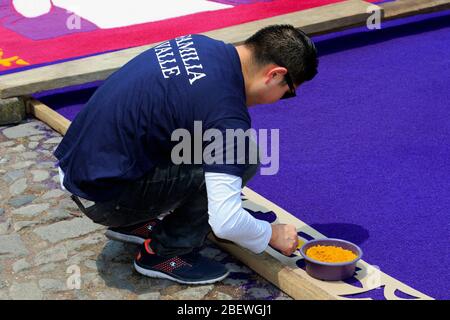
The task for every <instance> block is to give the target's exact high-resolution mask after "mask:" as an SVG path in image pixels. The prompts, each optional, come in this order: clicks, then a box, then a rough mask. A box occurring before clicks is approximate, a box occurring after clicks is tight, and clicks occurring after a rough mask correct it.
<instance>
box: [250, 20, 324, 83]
mask: <svg viewBox="0 0 450 320" xmlns="http://www.w3.org/2000/svg"><path fill="white" fill-rule="evenodd" d="M244 44H245V45H246V46H248V47H250V48H251V50H252V53H253V57H254V59H255V62H256V63H257V64H258V65H266V64H269V63H275V64H277V65H279V66H280V67H284V68H286V69H287V70H288V72H289V74H290V76H291V77H292V80H293V81H294V83H295V84H296V85H300V84H302V83H303V82H305V81H309V80H311V79H312V78H314V76H315V75H316V74H317V67H318V64H319V61H318V58H317V49H316V47H315V46H314V43H313V42H312V40H311V39H310V38H309V37H308V36H307V35H306V34H305V33H304V32H303V31H301V30H300V29H298V28H295V27H294V26H292V25H287V24H283V25H272V26H268V27H265V28H263V29H261V30H259V31H258V32H256V33H255V34H254V35H252V36H251V37H250V38H248V39H247V40H246V41H245V43H244Z"/></svg>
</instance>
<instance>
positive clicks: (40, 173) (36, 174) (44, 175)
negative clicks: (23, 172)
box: [31, 170, 50, 182]
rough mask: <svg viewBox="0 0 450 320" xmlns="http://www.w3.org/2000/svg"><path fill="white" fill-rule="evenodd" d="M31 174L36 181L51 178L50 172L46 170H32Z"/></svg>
mask: <svg viewBox="0 0 450 320" xmlns="http://www.w3.org/2000/svg"><path fill="white" fill-rule="evenodd" d="M31 174H32V175H33V181H34V182H41V181H44V180H46V179H48V178H50V173H49V172H48V171H45V170H32V171H31Z"/></svg>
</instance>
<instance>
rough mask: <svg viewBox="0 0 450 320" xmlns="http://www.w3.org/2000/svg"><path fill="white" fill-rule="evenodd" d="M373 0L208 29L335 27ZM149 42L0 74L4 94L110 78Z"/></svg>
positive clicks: (226, 37)
mask: <svg viewBox="0 0 450 320" xmlns="http://www.w3.org/2000/svg"><path fill="white" fill-rule="evenodd" d="M371 5H372V4H371V3H368V2H364V1H357V0H348V1H344V2H340V3H336V4H331V5H326V6H322V7H318V8H312V9H308V10H303V11H299V12H294V13H290V14H285V15H280V16H276V17H272V18H268V19H263V20H258V21H254V22H250V23H244V24H241V25H237V26H232V27H228V28H224V29H218V30H213V31H210V32H206V33H204V34H205V35H207V36H210V37H212V38H215V39H219V40H222V41H225V42H228V43H233V44H239V43H242V42H243V41H244V40H245V39H246V38H247V37H249V36H250V35H252V34H253V33H254V32H256V31H257V30H259V29H260V28H262V27H264V26H267V25H271V24H280V23H289V24H292V25H294V26H296V27H299V28H302V29H303V30H305V32H307V33H309V34H315V33H323V32H326V31H332V30H334V29H336V28H342V27H345V26H350V25H354V24H356V23H365V21H366V19H367V17H368V15H369V14H368V13H367V12H366V10H367V7H368V6H371ZM156 44H157V43H153V44H150V45H146V46H141V47H135V48H131V49H126V50H120V51H116V52H112V53H105V54H101V55H97V56H93V57H88V58H84V59H77V60H73V61H68V62H63V63H59V64H54V65H50V66H45V67H40V68H36V69H31V70H27V71H23V72H17V73H12V74H9V75H4V76H1V77H0V98H7V97H18V96H24V95H31V94H34V93H37V92H41V91H45V90H51V89H57V88H63V87H67V86H71V85H78V84H83V83H88V82H92V81H97V80H104V79H106V78H107V77H108V76H109V75H110V74H111V73H113V72H114V71H116V70H117V69H119V68H120V67H121V66H123V65H124V64H125V63H127V62H128V61H129V60H131V59H132V58H134V57H135V56H136V55H138V54H140V53H142V52H143V51H145V50H147V49H149V48H151V47H153V46H155V45H156Z"/></svg>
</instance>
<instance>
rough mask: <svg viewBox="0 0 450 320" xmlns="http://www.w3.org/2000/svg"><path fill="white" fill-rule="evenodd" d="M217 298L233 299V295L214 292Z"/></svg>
mask: <svg viewBox="0 0 450 320" xmlns="http://www.w3.org/2000/svg"><path fill="white" fill-rule="evenodd" d="M216 298H217V300H233V297H232V296H230V295H229V294H226V293H223V292H217V293H216Z"/></svg>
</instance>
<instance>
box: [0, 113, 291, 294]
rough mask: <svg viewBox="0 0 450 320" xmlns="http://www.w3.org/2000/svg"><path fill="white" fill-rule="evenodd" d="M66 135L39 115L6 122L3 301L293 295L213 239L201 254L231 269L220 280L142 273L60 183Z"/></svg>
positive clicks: (0, 151) (127, 248) (2, 148)
mask: <svg viewBox="0 0 450 320" xmlns="http://www.w3.org/2000/svg"><path fill="white" fill-rule="evenodd" d="M61 139H62V137H61V136H60V135H59V134H58V133H57V132H55V131H53V130H52V129H51V128H49V127H48V126H47V125H45V124H44V123H42V122H40V121H38V120H35V119H28V120H26V121H24V122H23V123H22V124H20V125H16V126H3V127H0V300H2V299H3V300H5V299H52V300H53V299H58V300H60V299H83V300H84V299H101V300H118V299H142V300H155V299H156V300H177V299H193V300H207V299H214V300H253V299H261V300H263V299H264V300H274V299H283V300H290V299H291V298H290V297H289V296H287V295H285V294H284V293H283V292H281V291H280V290H279V289H278V288H276V287H275V286H273V285H272V284H270V283H269V282H267V281H266V280H264V279H263V278H261V277H260V276H259V275H257V274H256V273H254V272H253V271H252V270H250V269H249V268H247V267H246V266H245V265H243V264H242V263H240V262H239V261H237V260H236V259H234V258H233V257H232V256H230V255H229V254H227V253H225V252H223V251H221V250H220V249H219V248H218V247H216V246H215V245H214V244H213V243H211V242H207V243H206V246H205V247H204V248H203V249H202V251H201V253H202V254H203V255H205V256H208V257H211V258H213V259H215V260H217V261H221V262H222V263H224V264H226V266H227V267H228V268H229V269H230V271H231V273H230V276H229V277H228V278H227V279H225V280H223V281H222V282H219V283H216V284H213V285H202V286H187V285H180V284H177V283H175V282H171V281H169V280H163V279H151V278H146V277H144V276H141V275H140V274H138V273H137V272H136V271H135V270H134V268H133V265H132V261H133V258H134V255H135V253H136V251H137V248H138V247H137V246H135V245H130V244H123V243H120V242H116V241H110V240H108V239H107V238H106V237H105V236H104V231H105V227H103V226H101V225H96V224H94V223H92V222H91V221H90V220H89V219H87V218H86V217H84V216H82V214H81V213H80V212H79V210H78V208H77V206H76V205H75V204H74V203H73V202H72V200H71V199H70V197H69V194H68V193H66V192H64V191H62V190H61V189H60V187H59V177H58V170H57V168H55V164H54V163H55V158H54V156H53V154H52V153H53V151H54V149H55V148H56V146H57V145H58V143H59V142H60V141H61ZM86 205H88V204H86Z"/></svg>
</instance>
